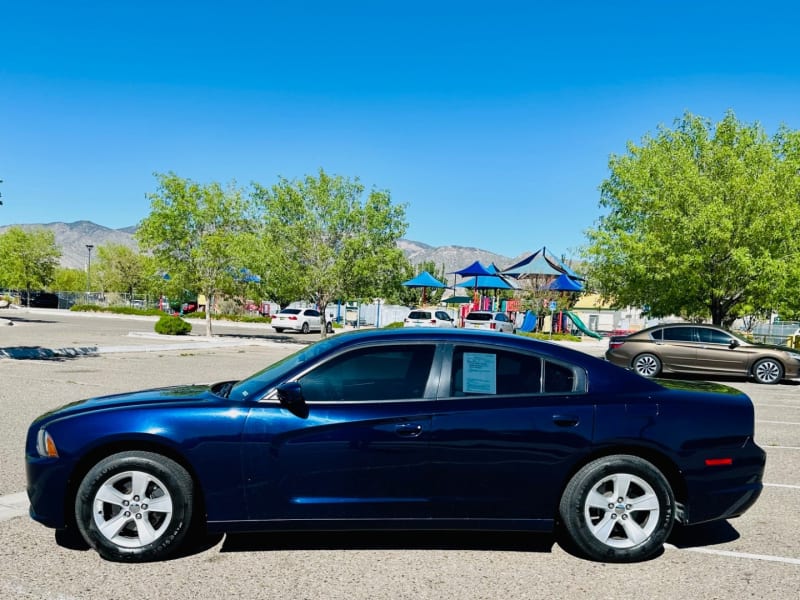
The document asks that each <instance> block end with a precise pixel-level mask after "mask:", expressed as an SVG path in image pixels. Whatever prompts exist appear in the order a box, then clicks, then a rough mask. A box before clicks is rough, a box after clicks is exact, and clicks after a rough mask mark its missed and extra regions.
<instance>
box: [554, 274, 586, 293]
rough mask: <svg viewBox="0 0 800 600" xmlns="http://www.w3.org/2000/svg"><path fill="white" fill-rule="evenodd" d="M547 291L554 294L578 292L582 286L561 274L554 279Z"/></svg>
mask: <svg viewBox="0 0 800 600" xmlns="http://www.w3.org/2000/svg"><path fill="white" fill-rule="evenodd" d="M547 289H549V290H553V291H555V292H580V291H581V290H582V289H583V286H582V285H581V284H580V283H578V282H577V281H575V280H574V279H572V278H570V276H569V275H567V274H566V273H563V274H561V275H559V276H558V277H556V279H555V280H554V281H553V282H552V283H550V285H548V286H547Z"/></svg>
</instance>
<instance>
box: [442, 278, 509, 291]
mask: <svg viewBox="0 0 800 600" xmlns="http://www.w3.org/2000/svg"><path fill="white" fill-rule="evenodd" d="M456 287H460V288H471V289H476V290H513V289H515V288H514V286H513V285H511V284H510V283H509V282H508V281H506V280H505V279H503V278H502V277H500V276H499V275H483V276H479V277H470V278H469V279H465V280H464V281H461V282H460V283H457V284H456Z"/></svg>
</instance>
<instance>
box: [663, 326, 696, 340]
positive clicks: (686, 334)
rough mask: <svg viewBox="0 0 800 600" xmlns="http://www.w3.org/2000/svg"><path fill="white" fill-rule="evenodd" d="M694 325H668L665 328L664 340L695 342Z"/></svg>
mask: <svg viewBox="0 0 800 600" xmlns="http://www.w3.org/2000/svg"><path fill="white" fill-rule="evenodd" d="M694 329H695V328H694V327H667V328H666V329H664V341H665V342H666V341H669V342H694V341H696V340H695V337H694Z"/></svg>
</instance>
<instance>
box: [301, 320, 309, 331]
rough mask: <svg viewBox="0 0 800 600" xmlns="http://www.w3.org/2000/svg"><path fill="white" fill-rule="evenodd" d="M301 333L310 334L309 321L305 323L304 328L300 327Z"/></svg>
mask: <svg viewBox="0 0 800 600" xmlns="http://www.w3.org/2000/svg"><path fill="white" fill-rule="evenodd" d="M300 333H308V321H306V322H305V323H303V326H302V327H300Z"/></svg>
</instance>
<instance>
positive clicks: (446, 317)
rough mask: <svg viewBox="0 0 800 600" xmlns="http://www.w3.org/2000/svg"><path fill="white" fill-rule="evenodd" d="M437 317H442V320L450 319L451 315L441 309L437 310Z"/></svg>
mask: <svg viewBox="0 0 800 600" xmlns="http://www.w3.org/2000/svg"><path fill="white" fill-rule="evenodd" d="M436 318H437V319H441V320H442V321H449V320H450V315H448V314H447V313H446V312H443V311H441V310H440V311H437V312H436Z"/></svg>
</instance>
